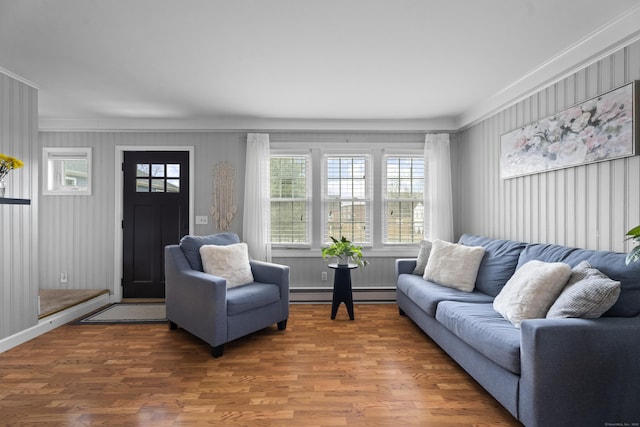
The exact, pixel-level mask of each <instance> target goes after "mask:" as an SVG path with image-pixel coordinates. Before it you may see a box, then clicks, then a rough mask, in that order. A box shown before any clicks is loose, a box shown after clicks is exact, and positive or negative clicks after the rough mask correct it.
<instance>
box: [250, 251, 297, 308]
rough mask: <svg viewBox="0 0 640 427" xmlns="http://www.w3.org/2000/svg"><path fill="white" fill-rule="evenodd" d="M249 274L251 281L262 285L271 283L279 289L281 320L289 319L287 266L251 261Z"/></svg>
mask: <svg viewBox="0 0 640 427" xmlns="http://www.w3.org/2000/svg"><path fill="white" fill-rule="evenodd" d="M249 264H250V265H251V273H253V280H254V281H256V282H262V283H273V284H275V285H278V286H279V287H280V310H281V314H280V315H281V318H282V319H283V320H284V319H287V318H288V317H289V266H287V265H281V264H275V263H272V262H264V261H257V260H251V261H249Z"/></svg>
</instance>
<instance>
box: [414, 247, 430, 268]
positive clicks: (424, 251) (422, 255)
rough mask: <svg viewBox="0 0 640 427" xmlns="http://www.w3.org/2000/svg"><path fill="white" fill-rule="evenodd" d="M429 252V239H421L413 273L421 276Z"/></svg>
mask: <svg viewBox="0 0 640 427" xmlns="http://www.w3.org/2000/svg"><path fill="white" fill-rule="evenodd" d="M430 253H431V242H430V241H429V240H423V241H421V242H420V251H419V252H418V258H417V259H416V268H414V269H413V274H418V275H420V276H422V275H423V274H424V269H425V267H426V266H427V261H429V254H430Z"/></svg>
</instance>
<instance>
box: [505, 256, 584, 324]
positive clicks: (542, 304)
mask: <svg viewBox="0 0 640 427" xmlns="http://www.w3.org/2000/svg"><path fill="white" fill-rule="evenodd" d="M570 276H571V267H570V266H569V264H565V263H563V262H543V261H538V260H533V261H529V262H527V263H526V264H524V265H523V266H522V267H520V268H519V269H518V270H516V272H515V273H514V274H513V276H511V278H510V279H509V280H508V281H507V283H506V284H505V285H504V287H503V288H502V290H501V291H500V293H499V294H498V295H497V296H496V299H495V300H493V309H494V310H495V311H497V312H498V313H500V314H501V315H502V317H504V318H505V319H507V320H508V321H510V322H511V323H513V325H514V326H515V327H516V328H519V327H520V322H521V321H523V320H525V319H539V318H544V317H545V316H546V314H547V311H549V307H551V305H552V304H553V302H554V301H555V300H556V299H557V298H558V295H560V292H562V289H563V288H564V286H565V285H566V283H567V281H568V280H569V277H570Z"/></svg>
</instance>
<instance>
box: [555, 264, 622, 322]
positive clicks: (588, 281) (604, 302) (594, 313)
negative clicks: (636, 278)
mask: <svg viewBox="0 0 640 427" xmlns="http://www.w3.org/2000/svg"><path fill="white" fill-rule="evenodd" d="M619 296H620V282H617V281H615V280H611V279H610V278H609V277H608V276H607V275H606V274H604V273H602V272H601V271H600V270H598V269H596V268H593V267H592V266H591V264H589V262H587V261H582V262H581V263H580V264H578V265H576V266H575V267H573V270H571V277H570V278H569V283H567V285H566V286H565V288H564V289H563V290H562V293H561V294H560V296H559V297H558V299H557V300H556V302H554V303H553V305H552V306H551V308H550V309H549V312H548V313H547V319H561V318H566V317H582V318H584V319H596V318H598V317H600V316H602V315H603V314H604V313H605V312H606V311H607V310H609V309H610V308H611V307H612V306H613V304H615V303H616V301H617V300H618V297H619Z"/></svg>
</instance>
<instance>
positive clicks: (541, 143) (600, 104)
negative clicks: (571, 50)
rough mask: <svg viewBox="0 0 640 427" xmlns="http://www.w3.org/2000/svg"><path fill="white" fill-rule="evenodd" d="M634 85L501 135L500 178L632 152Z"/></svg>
mask: <svg viewBox="0 0 640 427" xmlns="http://www.w3.org/2000/svg"><path fill="white" fill-rule="evenodd" d="M637 84H638V83H637V82H633V83H629V84H626V85H624V86H622V87H619V88H618V89H614V90H612V91H610V92H607V93H604V94H602V95H600V96H598V97H595V98H592V99H589V100H587V101H585V102H583V103H581V104H578V105H576V106H574V107H571V108H569V109H567V110H565V111H562V112H560V113H558V114H555V115H553V116H550V117H547V118H544V119H542V120H539V121H537V122H534V123H531V124H528V125H526V126H524V127H522V128H518V129H515V130H513V131H511V132H508V133H505V134H504V135H502V137H501V138H500V146H501V159H500V166H501V171H500V172H501V177H502V178H503V179H506V178H513V177H516V176H521V175H528V174H533V173H538V172H544V171H549V170H553V169H560V168H566V167H570V166H576V165H581V164H585V163H592V162H599V161H603V160H611V159H616V158H620V157H626V156H632V155H634V154H635V123H634V122H635V120H634V117H635V114H636V111H635V106H634V99H635V98H634V93H635V90H636V85H637Z"/></svg>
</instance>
